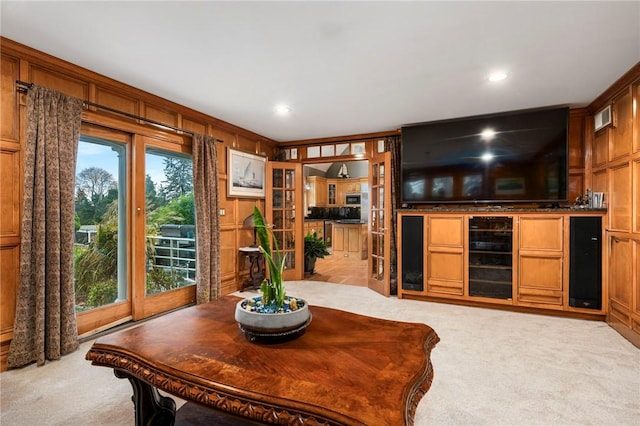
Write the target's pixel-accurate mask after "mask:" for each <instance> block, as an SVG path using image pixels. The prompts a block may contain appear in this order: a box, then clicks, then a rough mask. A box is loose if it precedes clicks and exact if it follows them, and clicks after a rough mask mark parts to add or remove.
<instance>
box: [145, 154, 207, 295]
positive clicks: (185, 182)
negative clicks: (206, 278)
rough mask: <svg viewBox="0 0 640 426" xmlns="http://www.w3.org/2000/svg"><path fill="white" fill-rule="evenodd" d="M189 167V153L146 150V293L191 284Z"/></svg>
mask: <svg viewBox="0 0 640 426" xmlns="http://www.w3.org/2000/svg"><path fill="white" fill-rule="evenodd" d="M192 169H193V162H192V159H191V157H190V156H187V155H184V154H178V153H172V152H168V151H161V150H158V149H151V148H147V150H146V154H145V176H146V199H145V209H146V226H147V232H146V234H147V239H146V240H147V241H146V244H147V245H146V252H147V277H146V294H147V295H152V294H158V293H163V292H165V291H168V290H173V289H176V288H180V287H185V286H189V285H194V284H195V278H196V229H195V207H194V200H193V171H192Z"/></svg>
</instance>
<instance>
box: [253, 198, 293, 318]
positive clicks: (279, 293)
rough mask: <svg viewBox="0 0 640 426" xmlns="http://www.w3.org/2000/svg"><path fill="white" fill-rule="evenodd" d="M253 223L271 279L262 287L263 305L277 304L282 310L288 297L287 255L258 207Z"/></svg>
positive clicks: (264, 282)
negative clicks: (286, 286)
mask: <svg viewBox="0 0 640 426" xmlns="http://www.w3.org/2000/svg"><path fill="white" fill-rule="evenodd" d="M253 222H254V226H255V228H256V236H257V237H258V243H259V245H258V247H259V248H260V251H261V252H262V254H263V255H264V258H265V260H266V263H267V269H268V270H269V279H265V280H264V281H263V282H262V285H261V286H260V291H261V292H262V304H263V305H271V304H275V305H276V306H277V307H278V308H282V305H283V304H284V300H285V298H286V296H287V295H286V291H285V288H284V283H283V280H282V271H283V270H284V261H285V257H286V255H283V254H282V253H281V252H280V250H279V248H278V241H277V240H276V238H274V235H273V231H272V230H271V228H270V227H269V226H267V225H266V224H265V221H264V217H263V216H262V213H260V210H259V209H258V207H257V206H253ZM269 237H272V238H269ZM271 240H273V251H272V250H271Z"/></svg>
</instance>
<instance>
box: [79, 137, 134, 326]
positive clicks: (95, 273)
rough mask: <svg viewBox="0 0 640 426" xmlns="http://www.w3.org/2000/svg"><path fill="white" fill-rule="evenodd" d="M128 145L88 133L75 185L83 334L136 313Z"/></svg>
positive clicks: (80, 144) (82, 143)
mask: <svg viewBox="0 0 640 426" xmlns="http://www.w3.org/2000/svg"><path fill="white" fill-rule="evenodd" d="M127 152H128V151H127V145H126V143H120V142H114V141H110V140H106V139H100V138H93V137H89V136H86V135H83V136H82V137H81V138H80V141H79V143H78V156H77V160H76V188H75V217H76V229H75V246H74V251H75V253H74V286H75V299H76V300H75V305H76V312H77V313H78V333H79V334H80V335H83V334H84V333H87V332H91V331H92V330H93V329H95V328H99V327H103V326H105V325H108V324H113V323H117V322H119V321H121V320H123V319H127V318H129V317H130V315H131V303H130V297H129V287H128V282H129V262H128V253H129V252H128V247H127V241H128V239H129V238H128V220H127V209H128V205H127V188H128V185H127Z"/></svg>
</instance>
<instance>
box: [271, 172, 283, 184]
mask: <svg viewBox="0 0 640 426" xmlns="http://www.w3.org/2000/svg"><path fill="white" fill-rule="evenodd" d="M273 187H274V188H282V187H283V179H282V169H273Z"/></svg>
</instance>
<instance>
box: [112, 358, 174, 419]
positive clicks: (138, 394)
mask: <svg viewBox="0 0 640 426" xmlns="http://www.w3.org/2000/svg"><path fill="white" fill-rule="evenodd" d="M113 374H115V376H116V377H117V378H119V379H129V382H130V383H131V387H132V388H133V397H132V398H131V399H132V400H133V405H134V407H135V412H136V426H150V425H153V426H173V425H174V423H175V417H176V403H175V401H174V400H173V399H171V398H169V397H166V396H162V395H160V394H159V393H158V390H157V389H156V388H155V387H153V386H151V385H149V384H148V383H146V382H143V381H142V380H140V379H138V378H136V377H134V376H132V375H131V374H129V373H127V372H126V371H124V370H119V369H117V368H115V369H114V370H113Z"/></svg>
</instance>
